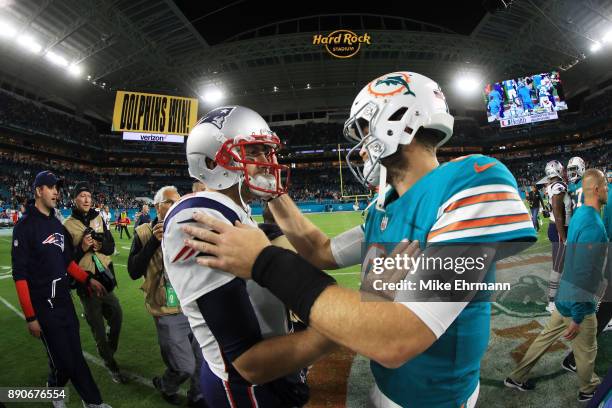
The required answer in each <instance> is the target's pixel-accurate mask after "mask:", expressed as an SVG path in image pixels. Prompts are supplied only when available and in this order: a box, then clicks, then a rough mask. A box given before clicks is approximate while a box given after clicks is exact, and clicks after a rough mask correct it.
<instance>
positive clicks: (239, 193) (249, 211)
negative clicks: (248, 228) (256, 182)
mask: <svg viewBox="0 0 612 408" xmlns="http://www.w3.org/2000/svg"><path fill="white" fill-rule="evenodd" d="M243 180H244V177H243V176H241V177H240V178H239V179H238V197H239V198H240V204H242V209H243V210H244V212H246V213H247V214H248V215H249V216H250V215H251V207H250V206H249V205H248V204H247V203H245V202H244V199H243V198H242V182H243Z"/></svg>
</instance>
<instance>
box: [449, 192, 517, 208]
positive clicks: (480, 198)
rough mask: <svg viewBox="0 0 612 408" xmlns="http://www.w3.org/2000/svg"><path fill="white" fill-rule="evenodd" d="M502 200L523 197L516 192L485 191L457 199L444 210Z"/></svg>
mask: <svg viewBox="0 0 612 408" xmlns="http://www.w3.org/2000/svg"><path fill="white" fill-rule="evenodd" d="M502 200H518V201H520V200H521V198H520V197H519V196H518V194H516V193H483V194H478V195H475V196H471V197H466V198H462V199H461V200H457V201H455V202H454V203H452V204H451V205H449V206H448V207H446V209H445V210H444V212H451V211H453V210H456V209H457V208H461V207H465V206H466V205H471V204H478V203H484V202H487V201H502Z"/></svg>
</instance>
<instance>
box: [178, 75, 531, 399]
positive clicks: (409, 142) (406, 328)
mask: <svg viewBox="0 0 612 408" xmlns="http://www.w3.org/2000/svg"><path fill="white" fill-rule="evenodd" d="M350 115H351V116H350V118H349V119H348V120H347V122H346V124H345V135H346V136H347V137H348V138H349V139H350V140H353V141H355V142H356V145H355V147H354V148H353V149H352V150H351V153H350V154H349V157H348V158H347V161H348V163H349V166H350V167H351V169H352V171H353V172H354V174H355V175H356V176H357V178H358V179H359V180H360V181H362V182H363V183H364V184H367V185H374V186H378V187H379V189H380V190H381V193H380V194H379V196H378V198H376V202H375V203H373V204H372V205H371V207H370V209H369V211H368V214H367V217H366V221H365V224H364V225H363V226H358V227H355V228H353V229H351V230H349V231H346V232H344V233H342V234H340V235H339V236H336V237H334V238H333V239H330V238H329V237H327V236H326V235H325V234H324V233H323V232H322V231H320V230H319V229H318V228H317V227H315V226H314V225H313V224H312V223H311V222H310V221H309V220H308V219H307V218H305V217H304V216H303V215H302V214H301V213H300V211H299V209H298V208H297V206H296V205H295V204H294V203H293V201H291V199H290V198H289V197H288V195H286V194H285V195H281V196H279V197H277V198H274V199H272V200H271V201H269V203H268V205H269V207H270V209H271V210H272V212H273V214H274V217H275V219H276V221H277V223H278V225H279V226H280V227H281V229H282V230H283V232H284V233H285V235H286V237H287V238H288V239H289V241H290V242H291V243H292V244H293V246H294V247H295V248H296V249H297V251H298V253H299V256H298V255H296V254H294V253H289V252H286V251H284V250H277V249H275V248H273V247H270V246H269V244H268V241H267V239H266V238H265V236H263V235H262V234H260V233H259V232H258V231H257V230H254V229H251V228H248V227H246V226H242V225H238V226H236V227H234V226H230V225H228V224H223V223H219V222H217V221H215V220H214V219H211V218H209V217H206V216H205V215H199V214H194V219H195V220H197V221H198V222H200V223H203V224H205V225H206V226H207V227H208V228H206V229H204V228H190V227H187V228H185V231H187V232H188V233H189V234H190V235H192V236H194V237H196V238H198V239H200V240H201V241H197V240H188V241H187V245H188V246H190V247H192V248H194V249H196V250H199V251H201V252H202V253H206V254H210V255H213V256H201V257H199V258H198V262H199V263H201V264H202V265H208V266H211V267H215V268H218V269H221V270H224V271H227V272H230V273H233V274H235V275H237V276H239V277H242V278H245V279H253V280H255V282H257V283H258V284H260V285H261V286H264V287H266V288H268V289H269V290H270V291H271V292H272V293H273V294H274V295H276V296H277V297H278V298H279V299H281V300H282V301H283V302H284V303H285V304H286V305H288V306H289V307H290V308H291V309H292V310H294V311H295V313H296V314H298V316H300V318H301V319H302V320H303V321H304V322H305V323H307V324H308V325H310V326H311V327H313V328H314V329H315V330H317V331H319V332H320V333H322V334H323V335H325V336H327V337H328V338H330V339H331V340H333V341H334V342H336V343H339V344H342V345H344V346H346V347H349V348H351V349H352V350H354V351H356V352H357V353H360V354H362V355H364V356H366V357H368V358H370V359H371V360H372V362H371V369H372V373H373V374H374V378H375V380H376V385H375V387H374V389H373V390H372V393H371V396H370V399H371V405H373V406H375V407H399V406H401V407H409V408H410V407H428V408H447V407H448V408H451V407H452V408H458V407H462V406H463V407H465V408H468V407H474V406H475V404H476V400H477V398H478V392H479V377H480V360H481V359H482V357H483V355H484V353H485V351H486V348H487V344H488V340H489V321H490V318H491V316H490V304H489V302H486V301H477V302H476V301H475V302H468V301H457V302H450V301H435V302H415V301H403V300H404V298H403V296H402V293H399V292H398V293H397V294H395V297H394V300H396V301H395V302H364V301H363V300H362V297H361V296H362V294H361V293H360V292H358V291H355V290H351V289H348V288H344V287H339V286H337V285H334V284H333V283H332V282H330V280H331V277H329V275H326V274H325V273H323V272H322V271H321V270H322V269H336V268H342V267H346V266H349V265H355V264H358V263H360V262H361V261H362V247H365V249H366V250H367V249H368V248H376V247H379V246H380V244H382V243H399V244H398V245H397V247H396V248H394V249H393V252H392V253H391V255H390V256H389V257H387V258H386V259H389V258H393V256H394V253H399V252H402V253H404V254H405V253H410V254H411V256H412V255H414V254H416V253H417V252H416V250H417V249H416V248H418V246H417V245H415V243H417V242H418V243H419V244H420V246H421V248H425V246H426V245H429V244H439V243H466V244H467V243H470V244H473V243H488V244H497V243H500V242H507V241H519V242H533V241H535V239H536V233H535V230H534V228H533V224H532V222H531V218H530V216H529V213H528V211H527V209H526V208H525V205H524V204H523V202H522V200H521V198H520V196H519V192H518V187H517V183H516V180H515V179H514V177H513V176H512V174H511V173H510V172H509V171H508V169H507V168H506V167H505V166H504V165H503V164H502V163H501V162H499V161H497V160H495V159H493V158H490V157H486V156H483V155H472V156H466V157H461V158H459V159H456V160H454V161H451V162H448V163H445V164H443V165H440V164H439V163H438V160H437V157H436V151H437V148H438V147H439V146H441V145H443V144H444V143H445V142H446V141H448V140H449V139H450V137H451V135H452V131H453V121H454V120H453V117H452V116H451V115H450V114H449V111H448V106H447V104H446V99H445V97H444V94H443V93H442V91H441V89H440V87H439V86H438V84H437V83H436V82H434V81H432V80H431V79H429V78H427V77H425V76H423V75H420V74H417V73H413V72H394V73H390V74H386V75H383V76H381V77H379V78H377V79H375V80H373V81H372V82H370V83H369V84H368V85H367V86H366V87H365V88H364V89H363V90H362V91H361V92H360V93H359V94H358V95H357V97H356V99H355V101H354V102H353V104H352V105H351V114H350ZM357 153H358V154H359V155H360V156H361V159H362V160H363V162H364V166H363V169H361V168H360V167H357V166H355V164H354V163H353V161H351V160H350V158H351V156H355V155H356V154H357ZM405 247H407V249H406V250H405V251H404V248H405ZM427 250H428V249H424V253H425V254H427ZM398 251H399V252H398ZM503 255H504V256H505V255H507V253H504V254H503ZM501 257H503V256H502V255H501V254H500V253H499V252H498V253H497V254H493V256H491V257H490V261H491V262H489V263H488V264H487V267H486V269H487V270H488V271H491V270H493V268H494V264H493V263H492V261H493V259H499V258H501ZM307 261H308V262H307ZM362 269H363V271H362V272H363V273H365V272H367V271H368V264H367V263H366V262H364V265H362ZM419 272H420V271H419ZM454 272H457V271H454ZM421 276H422V275H421ZM368 279H369V277H368V276H365V277H364V280H365V281H367V280H368Z"/></svg>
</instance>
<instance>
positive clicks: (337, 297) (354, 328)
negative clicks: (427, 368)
mask: <svg viewBox="0 0 612 408" xmlns="http://www.w3.org/2000/svg"><path fill="white" fill-rule="evenodd" d="M310 325H311V326H312V327H314V328H315V329H316V330H317V331H319V332H321V333H322V334H323V335H324V336H326V337H328V338H329V339H331V340H332V341H334V342H335V343H338V344H340V345H343V346H346V347H348V348H350V349H352V350H354V351H355V352H357V353H359V354H362V355H364V356H366V357H368V358H370V359H372V360H375V361H377V362H378V363H380V364H382V365H383V366H385V367H389V368H395V367H399V366H400V365H402V364H404V363H405V362H406V361H408V360H410V359H411V358H413V357H415V356H416V355H418V354H420V353H422V352H423V351H425V350H426V349H427V348H428V347H429V346H430V345H431V344H432V343H433V342H434V341H435V340H436V337H435V335H434V333H433V332H432V331H431V330H430V329H429V328H428V327H427V326H426V325H425V324H424V323H423V322H422V321H421V320H420V319H419V318H418V317H417V316H416V315H415V314H414V313H413V312H411V311H410V310H409V309H407V308H406V307H404V306H402V305H401V304H399V303H394V302H372V301H369V302H368V301H362V299H361V295H360V293H359V292H356V291H352V290H349V289H346V288H342V287H339V286H329V287H328V288H327V289H325V290H324V291H323V292H322V293H321V295H320V296H319V297H318V298H317V300H316V301H315V303H314V305H313V307H312V309H311V312H310Z"/></svg>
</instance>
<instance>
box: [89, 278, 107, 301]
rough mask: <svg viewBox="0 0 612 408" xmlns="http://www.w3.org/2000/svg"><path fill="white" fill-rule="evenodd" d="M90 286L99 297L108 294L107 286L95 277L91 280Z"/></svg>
mask: <svg viewBox="0 0 612 408" xmlns="http://www.w3.org/2000/svg"><path fill="white" fill-rule="evenodd" d="M89 288H90V289H91V290H92V292H93V293H94V294H95V295H96V296H97V297H102V296H104V295H106V293H107V292H106V288H105V287H104V285H102V284H101V283H100V282H98V281H97V280H95V279H90V280H89Z"/></svg>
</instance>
